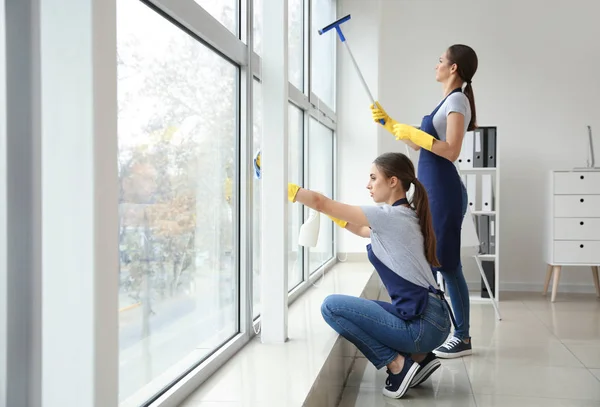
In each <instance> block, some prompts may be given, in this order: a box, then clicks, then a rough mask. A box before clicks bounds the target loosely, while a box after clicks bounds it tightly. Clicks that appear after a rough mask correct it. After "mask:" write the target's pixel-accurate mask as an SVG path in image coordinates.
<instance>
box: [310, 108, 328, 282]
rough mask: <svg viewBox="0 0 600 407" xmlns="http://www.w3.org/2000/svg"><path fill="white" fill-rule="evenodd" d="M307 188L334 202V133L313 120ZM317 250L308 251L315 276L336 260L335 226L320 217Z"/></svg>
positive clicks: (313, 248)
mask: <svg viewBox="0 0 600 407" xmlns="http://www.w3.org/2000/svg"><path fill="white" fill-rule="evenodd" d="M308 188H309V189H311V190H313V191H319V192H322V193H323V194H325V195H326V196H328V197H330V198H333V132H332V131H331V130H330V129H329V128H327V127H325V126H323V125H322V124H321V123H319V122H318V121H316V120H315V119H313V118H312V117H311V118H310V121H309V126H308ZM320 219H321V229H320V231H319V241H318V243H317V247H311V248H309V252H308V258H309V263H308V264H309V270H310V273H313V272H314V271H315V270H317V269H318V268H319V267H321V265H323V264H324V263H326V262H327V261H329V260H330V259H331V258H332V257H333V226H334V223H333V222H332V221H331V219H329V218H328V217H327V216H325V215H321V216H320Z"/></svg>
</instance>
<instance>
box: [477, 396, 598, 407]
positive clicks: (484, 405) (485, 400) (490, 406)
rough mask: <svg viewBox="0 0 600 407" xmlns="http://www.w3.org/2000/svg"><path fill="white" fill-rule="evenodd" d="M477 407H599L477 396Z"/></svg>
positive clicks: (582, 402) (585, 403) (592, 403)
mask: <svg viewBox="0 0 600 407" xmlns="http://www.w3.org/2000/svg"><path fill="white" fill-rule="evenodd" d="M475 401H476V402H477V407H598V405H599V403H598V402H597V401H586V400H568V399H552V398H534V397H515V396H499V395H483V394H476V395H475Z"/></svg>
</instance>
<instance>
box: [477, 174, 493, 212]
mask: <svg viewBox="0 0 600 407" xmlns="http://www.w3.org/2000/svg"><path fill="white" fill-rule="evenodd" d="M480 205H481V210H482V211H493V210H494V190H493V184H492V174H481V202H480Z"/></svg>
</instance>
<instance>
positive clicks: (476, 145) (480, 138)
mask: <svg viewBox="0 0 600 407" xmlns="http://www.w3.org/2000/svg"><path fill="white" fill-rule="evenodd" d="M473 133H474V134H473V152H472V154H473V168H482V167H485V161H486V160H485V158H486V152H485V144H486V143H485V141H486V138H485V132H484V129H482V128H479V129H475V131H474V132H473Z"/></svg>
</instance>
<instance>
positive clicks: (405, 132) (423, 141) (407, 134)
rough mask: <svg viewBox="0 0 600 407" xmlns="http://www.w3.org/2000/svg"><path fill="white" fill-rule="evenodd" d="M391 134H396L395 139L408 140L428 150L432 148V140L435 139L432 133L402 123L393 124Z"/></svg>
mask: <svg viewBox="0 0 600 407" xmlns="http://www.w3.org/2000/svg"><path fill="white" fill-rule="evenodd" d="M393 134H394V136H396V140H410V141H412V142H413V143H415V144H416V145H418V146H419V147H422V148H424V149H426V150H429V151H431V149H432V148H433V140H435V138H434V137H433V136H432V135H430V134H427V133H425V132H424V131H422V130H419V129H417V128H415V127H413V126H409V125H408V124H402V123H396V124H394V127H393Z"/></svg>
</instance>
